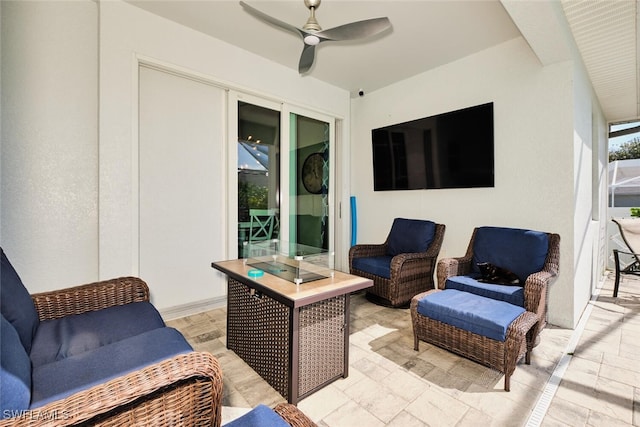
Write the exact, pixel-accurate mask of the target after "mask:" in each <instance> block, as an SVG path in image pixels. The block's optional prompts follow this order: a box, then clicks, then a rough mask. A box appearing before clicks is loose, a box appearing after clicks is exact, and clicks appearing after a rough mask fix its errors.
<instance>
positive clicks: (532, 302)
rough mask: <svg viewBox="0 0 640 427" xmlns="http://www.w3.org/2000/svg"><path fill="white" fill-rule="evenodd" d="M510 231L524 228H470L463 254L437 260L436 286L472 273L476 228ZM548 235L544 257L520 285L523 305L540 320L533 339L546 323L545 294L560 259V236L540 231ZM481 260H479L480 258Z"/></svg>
mask: <svg viewBox="0 0 640 427" xmlns="http://www.w3.org/2000/svg"><path fill="white" fill-rule="evenodd" d="M491 229H493V230H507V231H509V230H513V231H516V232H517V231H522V232H526V231H527V230H518V229H507V228H502V227H478V228H475V229H474V230H473V234H472V235H471V240H470V242H469V246H468V247H467V252H466V254H465V255H464V256H463V257H458V258H443V259H441V260H440V261H439V262H438V267H437V276H438V288H439V289H445V288H446V287H447V279H449V278H450V277H453V276H468V275H473V271H474V262H477V261H479V260H477V259H476V256H475V255H476V254H474V247H475V243H476V240H477V236H478V232H479V230H483V231H485V230H488V231H490V232H491ZM542 234H546V235H547V236H548V250H547V252H546V259H544V263H543V266H542V268H541V269H540V270H539V271H536V272H534V273H532V274H529V275H528V276H527V277H526V280H524V283H523V284H522V287H523V290H524V305H523V307H524V308H525V309H526V310H527V311H528V312H531V313H535V314H536V315H537V316H538V318H539V319H540V320H539V322H538V323H537V324H536V325H535V326H534V327H533V328H532V330H531V332H530V333H531V334H532V337H533V338H534V339H536V338H537V337H538V334H539V333H540V331H541V330H542V329H544V327H545V326H546V324H547V302H548V295H549V287H550V286H551V284H552V283H553V282H554V281H555V280H556V278H557V276H558V268H559V262H560V236H559V235H558V234H554V233H542ZM505 250H510V251H513V252H514V253H519V251H520V249H519V248H517V247H510V248H509V247H508V245H507V249H505ZM480 261H482V260H480Z"/></svg>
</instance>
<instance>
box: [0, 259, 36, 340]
mask: <svg viewBox="0 0 640 427" xmlns="http://www.w3.org/2000/svg"><path fill="white" fill-rule="evenodd" d="M0 252H1V253H2V266H1V267H0V270H1V271H0V295H2V298H0V311H2V315H3V316H4V317H5V319H7V320H8V321H9V323H11V324H12V325H13V327H14V328H16V331H17V332H18V335H19V336H20V341H21V342H22V345H23V346H24V349H25V350H26V351H27V353H29V352H31V342H32V340H33V335H34V334H35V332H36V329H37V328H38V324H39V323H40V320H39V318H38V312H37V311H36V307H35V305H33V300H32V299H31V295H29V292H28V291H27V288H25V287H24V285H23V284H22V280H20V276H18V273H16V270H15V269H14V268H13V266H12V265H11V263H10V262H9V259H8V258H7V256H6V255H5V253H4V251H3V250H2V248H0Z"/></svg>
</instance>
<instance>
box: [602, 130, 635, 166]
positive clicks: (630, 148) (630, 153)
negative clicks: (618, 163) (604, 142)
mask: <svg viewBox="0 0 640 427" xmlns="http://www.w3.org/2000/svg"><path fill="white" fill-rule="evenodd" d="M627 159H640V138H639V137H637V136H636V137H635V138H633V139H632V140H629V141H627V142H623V143H622V144H620V147H619V148H618V149H617V150H613V151H610V152H609V161H610V162H612V161H614V160H627Z"/></svg>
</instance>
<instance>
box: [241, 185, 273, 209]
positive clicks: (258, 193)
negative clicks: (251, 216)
mask: <svg viewBox="0 0 640 427" xmlns="http://www.w3.org/2000/svg"><path fill="white" fill-rule="evenodd" d="M268 195H269V189H268V188H267V187H264V186H260V185H255V184H252V183H250V182H239V183H238V206H246V207H247V208H250V209H267V207H268V206H267V197H268Z"/></svg>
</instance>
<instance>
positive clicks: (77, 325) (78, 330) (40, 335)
mask: <svg viewBox="0 0 640 427" xmlns="http://www.w3.org/2000/svg"><path fill="white" fill-rule="evenodd" d="M164 326H165V324H164V321H163V320H162V317H160V313H158V311H157V310H156V308H155V307H154V306H153V305H151V303H149V302H136V303H131V304H125V305H117V306H113V307H109V308H105V309H102V310H98V311H90V312H87V313H82V314H76V315H72V316H65V317H62V318H60V319H52V320H45V321H43V322H40V326H39V327H38V330H37V331H36V335H35V337H34V338H33V348H32V349H31V354H30V357H31V362H32V363H33V366H34V367H37V366H40V365H44V364H46V363H51V362H55V361H57V360H62V359H64V358H66V357H69V356H73V355H76V354H81V353H83V352H85V351H88V350H93V349H96V348H98V347H102V346H104V345H108V344H111V343H114V342H117V341H120V340H123V339H125V338H129V337H132V336H135V335H139V334H141V333H144V332H147V331H150V330H153V329H157V328H162V327H164Z"/></svg>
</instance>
